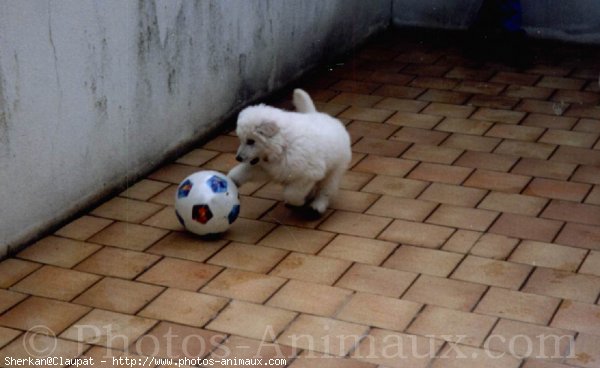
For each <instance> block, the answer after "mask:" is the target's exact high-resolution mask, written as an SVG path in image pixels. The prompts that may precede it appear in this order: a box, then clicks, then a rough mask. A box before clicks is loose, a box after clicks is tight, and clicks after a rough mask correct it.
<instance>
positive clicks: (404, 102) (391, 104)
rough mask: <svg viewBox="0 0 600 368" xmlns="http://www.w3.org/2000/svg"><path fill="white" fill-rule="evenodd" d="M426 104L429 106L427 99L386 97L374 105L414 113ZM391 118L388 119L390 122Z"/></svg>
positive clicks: (379, 107)
mask: <svg viewBox="0 0 600 368" xmlns="http://www.w3.org/2000/svg"><path fill="white" fill-rule="evenodd" d="M425 106H427V102H425V101H415V100H412V99H405V98H393V97H386V98H385V99H383V100H382V101H380V102H378V103H377V104H376V105H375V106H374V107H375V108H377V109H384V110H394V111H402V112H412V113H414V112H419V111H421V110H422V109H423V108H424V107H425ZM389 120H390V119H388V122H389Z"/></svg>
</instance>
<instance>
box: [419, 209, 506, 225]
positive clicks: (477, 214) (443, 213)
mask: <svg viewBox="0 0 600 368" xmlns="http://www.w3.org/2000/svg"><path fill="white" fill-rule="evenodd" d="M496 217H498V212H495V211H488V210H481V209H475V208H465V207H460V206H452V205H446V204H442V205H441V206H439V207H438V208H437V210H435V212H434V213H433V214H432V215H431V216H429V218H428V219H427V221H426V222H427V223H430V224H436V225H443V226H449V227H457V228H461V229H466V230H476V231H485V230H486V229H487V228H488V227H489V226H490V225H491V224H492V222H494V220H495V219H496Z"/></svg>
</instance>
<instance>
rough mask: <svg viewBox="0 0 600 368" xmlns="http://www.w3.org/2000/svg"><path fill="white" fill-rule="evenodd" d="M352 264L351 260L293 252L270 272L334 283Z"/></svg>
mask: <svg viewBox="0 0 600 368" xmlns="http://www.w3.org/2000/svg"><path fill="white" fill-rule="evenodd" d="M350 265H351V262H349V261H345V260H340V259H333V258H326V257H318V256H312V255H307V254H301V253H291V254H290V255H288V256H287V257H286V258H285V259H284V260H283V261H282V262H281V263H279V264H278V265H277V267H275V269H274V270H273V271H271V273H270V274H271V275H272V276H279V277H285V278H289V279H296V280H302V281H306V282H314V283H319V284H326V285H332V284H333V283H334V282H335V281H336V280H337V279H339V277H340V276H341V275H342V274H343V273H344V271H346V270H347V269H348V267H350Z"/></svg>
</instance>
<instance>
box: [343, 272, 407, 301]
mask: <svg viewBox="0 0 600 368" xmlns="http://www.w3.org/2000/svg"><path fill="white" fill-rule="evenodd" d="M416 277H417V274H415V273H410V272H404V271H398V270H393V269H389V268H383V267H376V266H370V265H364V264H360V263H355V264H354V265H353V266H352V267H351V268H350V269H349V270H348V272H346V273H345V274H344V276H343V277H342V278H341V279H340V280H339V281H338V282H337V283H336V284H335V285H336V286H339V287H344V288H347V289H352V290H356V291H362V292H366V293H371V294H377V295H384V296H389V297H393V298H397V297H399V296H400V295H402V293H404V291H405V290H406V289H408V287H409V286H410V285H411V284H412V282H413V281H414V280H415V278H416Z"/></svg>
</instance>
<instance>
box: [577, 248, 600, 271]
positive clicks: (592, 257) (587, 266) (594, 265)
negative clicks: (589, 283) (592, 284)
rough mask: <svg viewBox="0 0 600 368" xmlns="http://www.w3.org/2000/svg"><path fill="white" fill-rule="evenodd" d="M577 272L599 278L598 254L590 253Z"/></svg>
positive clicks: (599, 263) (599, 259)
mask: <svg viewBox="0 0 600 368" xmlns="http://www.w3.org/2000/svg"><path fill="white" fill-rule="evenodd" d="M577 272H579V273H583V274H589V275H595V276H600V252H597V251H591V252H590V253H589V254H588V256H587V258H586V259H585V261H584V262H583V265H582V266H581V268H580V269H579V271H577Z"/></svg>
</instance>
